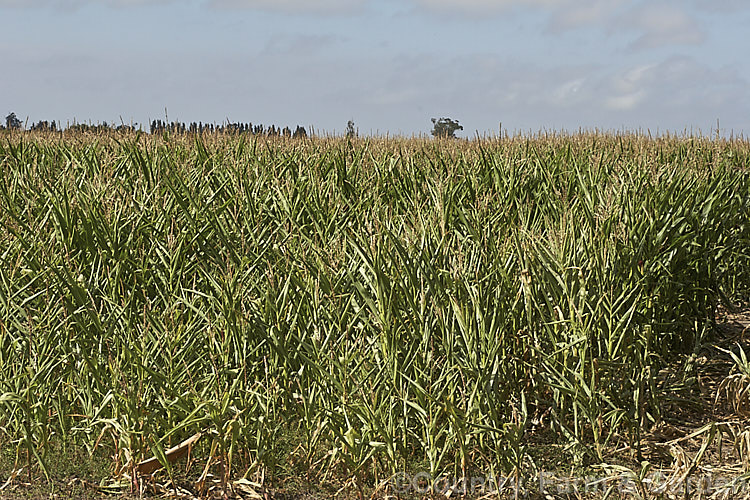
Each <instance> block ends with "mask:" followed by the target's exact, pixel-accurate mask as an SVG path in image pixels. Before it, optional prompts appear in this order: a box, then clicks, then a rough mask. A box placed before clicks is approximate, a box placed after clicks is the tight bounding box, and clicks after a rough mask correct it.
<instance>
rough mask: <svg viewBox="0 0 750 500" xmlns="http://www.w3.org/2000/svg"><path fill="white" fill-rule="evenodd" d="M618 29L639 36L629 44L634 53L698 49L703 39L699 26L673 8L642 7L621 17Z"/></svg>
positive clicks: (677, 8) (704, 36)
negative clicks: (665, 48)
mask: <svg viewBox="0 0 750 500" xmlns="http://www.w3.org/2000/svg"><path fill="white" fill-rule="evenodd" d="M619 22H620V23H622V24H619V26H618V27H619V28H620V29H624V30H627V31H629V30H635V31H638V32H640V33H641V35H640V36H639V37H638V38H637V39H636V40H635V41H634V42H633V43H632V44H631V47H632V48H634V49H650V48H654V47H660V46H665V45H697V44H700V43H702V42H703V41H704V40H705V38H706V35H705V33H704V32H703V29H702V28H701V27H700V25H699V24H698V22H697V21H696V20H695V19H693V18H692V17H691V16H689V15H688V14H687V13H686V12H685V10H684V9H683V8H681V7H677V6H676V5H669V4H652V3H648V4H644V5H643V6H640V7H638V8H636V9H634V10H632V11H631V12H630V13H628V14H626V15H625V16H623V17H622V18H621V19H620V21H619Z"/></svg>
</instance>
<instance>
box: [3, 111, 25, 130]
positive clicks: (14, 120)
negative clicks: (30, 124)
mask: <svg viewBox="0 0 750 500" xmlns="http://www.w3.org/2000/svg"><path fill="white" fill-rule="evenodd" d="M21 125H23V124H22V123H21V120H19V119H18V117H17V116H16V114H15V113H13V112H11V113H10V114H9V115H8V116H6V117H5V126H6V127H8V128H9V129H16V130H18V129H20V128H21Z"/></svg>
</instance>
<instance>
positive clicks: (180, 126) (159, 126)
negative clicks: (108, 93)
mask: <svg viewBox="0 0 750 500" xmlns="http://www.w3.org/2000/svg"><path fill="white" fill-rule="evenodd" d="M432 125H433V127H432V131H431V134H432V135H433V136H435V137H442V138H451V139H454V138H455V137H456V135H455V134H456V131H458V130H463V129H464V128H463V126H461V125H460V124H459V122H458V120H453V119H451V118H440V119H437V118H432ZM22 128H23V123H22V122H21V120H20V119H19V118H18V116H16V114H15V113H10V114H8V116H6V117H5V125H2V124H0V130H5V129H8V130H21V129H22ZM30 130H32V131H38V132H62V131H63V130H68V131H75V132H96V133H98V132H107V131H118V132H122V131H132V132H134V131H136V130H137V128H136V127H135V126H133V125H125V124H121V125H117V126H114V125H110V124H108V123H107V122H103V123H101V124H96V125H91V124H81V123H74V124H73V125H69V126H68V127H67V128H65V129H63V128H62V127H60V126H58V124H57V123H56V122H55V120H52V121H51V122H48V121H46V120H43V121H39V122H37V123H34V124H32V125H31V127H30ZM149 131H150V133H152V134H165V133H170V134H194V135H202V134H213V133H222V134H250V135H264V136H268V137H272V136H275V137H294V138H302V137H307V131H306V130H305V127H301V126H299V125H297V128H295V129H294V131H292V129H290V128H289V127H284V128H280V127H276V126H275V125H270V126H268V127H266V126H264V125H262V124H261V125H253V124H252V123H231V122H227V123H224V124H221V125H215V124H213V123H203V122H192V123H190V124H188V125H186V124H185V123H182V122H174V121H172V122H170V121H162V120H153V121H152V122H151V128H150V129H149ZM356 135H358V133H357V131H356V130H355V128H354V121H353V120H349V121H348V122H347V124H346V136H347V137H349V138H351V137H355V136H356Z"/></svg>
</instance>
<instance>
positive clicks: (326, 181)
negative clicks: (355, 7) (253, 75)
mask: <svg viewBox="0 0 750 500" xmlns="http://www.w3.org/2000/svg"><path fill="white" fill-rule="evenodd" d="M749 158H750V146H748V143H747V142H746V141H732V142H727V141H720V140H709V139H705V138H662V139H649V138H645V137H641V136H636V135H621V136H615V135H599V134H583V135H577V136H550V137H536V138H520V137H519V138H507V139H503V140H488V141H479V140H476V141H470V142H467V141H430V140H422V139H411V140H406V139H388V140H386V139H369V140H364V139H355V140H345V139H306V140H285V139H283V138H279V139H267V138H253V137H227V136H207V137H203V138H202V139H196V138H190V137H186V136H175V137H170V136H166V135H165V136H163V137H160V136H141V135H135V134H134V135H132V136H127V137H120V138H111V137H110V138H107V137H97V136H81V137H73V136H71V137H67V138H51V137H48V138H41V137H37V138H35V137H34V136H33V135H29V134H20V133H19V134H15V135H13V136H6V137H3V138H2V142H0V446H2V447H3V448H4V450H5V451H6V452H8V451H9V450H10V452H12V453H13V454H15V455H16V456H17V457H18V458H19V460H21V461H27V462H28V463H30V464H32V465H33V466H34V467H40V468H41V469H42V470H46V468H47V467H48V465H49V464H48V459H47V457H48V456H49V454H50V453H51V452H52V450H55V449H58V448H60V447H77V448H81V447H83V448H86V449H88V450H92V451H93V450H94V449H95V448H96V449H98V450H107V453H109V454H110V455H112V456H113V457H114V462H113V463H114V464H115V467H117V468H121V469H122V470H128V467H130V470H131V471H132V467H133V464H135V463H137V462H139V461H140V460H142V459H144V458H148V457H150V456H152V454H156V456H157V457H159V456H162V455H161V453H163V450H164V449H166V448H168V447H170V446H171V445H173V444H175V443H178V442H180V441H181V440H183V439H185V438H186V437H188V436H191V435H194V434H195V433H197V432H201V433H202V435H203V438H202V439H201V440H200V441H199V442H198V443H197V444H196V447H195V449H194V450H193V452H192V453H193V456H194V457H196V458H198V459H200V460H202V462H201V463H202V464H203V465H204V466H207V467H208V468H209V469H210V468H212V467H214V464H216V465H215V467H216V468H217V469H216V470H220V471H221V472H222V474H224V475H226V476H227V477H228V476H230V475H231V476H242V475H243V474H245V473H248V472H250V473H252V472H261V471H262V472H263V473H265V474H266V477H268V478H274V477H277V478H283V477H288V476H304V477H307V478H311V479H313V480H316V481H326V480H331V481H338V482H342V483H343V482H345V481H347V480H352V481H354V482H356V483H357V484H371V483H373V481H375V480H376V479H377V478H382V477H387V476H389V475H391V474H395V473H398V472H403V471H417V470H419V471H427V472H429V473H430V474H431V475H432V476H433V477H437V476H439V475H441V474H450V475H454V476H457V477H466V476H467V475H469V474H470V472H471V471H472V470H479V471H484V472H485V473H489V472H494V473H497V474H500V473H503V474H507V473H512V472H514V471H515V472H518V471H519V470H521V469H523V468H524V467H527V466H528V464H529V463H530V461H532V458H530V457H531V456H532V448H533V447H534V446H535V444H534V443H535V442H536V441H535V440H543V441H545V442H550V440H551V442H553V443H557V444H561V445H565V446H564V447H563V448H561V449H562V450H563V451H562V452H561V453H563V454H564V455H565V457H567V458H566V460H570V461H572V462H574V463H596V462H599V461H602V460H605V459H607V453H609V450H612V449H615V448H617V447H621V446H625V445H627V446H630V449H632V450H637V449H638V448H639V446H640V439H641V433H642V432H643V431H644V430H645V429H648V428H649V427H650V426H652V425H653V424H655V423H658V422H660V421H662V420H663V419H665V418H668V416H665V415H663V414H662V413H663V408H664V403H665V401H668V400H670V398H675V397H677V396H679V391H680V387H683V386H685V372H686V370H688V369H689V367H688V366H687V364H689V362H690V361H689V360H690V359H691V358H690V357H689V356H685V357H680V356H681V355H689V354H691V353H693V352H696V351H697V349H698V348H699V347H700V346H701V344H702V343H704V342H706V341H707V340H708V339H710V337H711V332H712V320H713V318H714V314H715V311H716V308H717V306H718V305H720V304H722V303H725V304H728V303H730V302H735V301H739V300H743V299H747V298H748V290H750V252H748V251H747V249H748V248H750V179H749V178H748V169H747V165H748V159H749ZM680 359H684V360H687V361H685V362H684V363H683V365H680V366H682V367H683V369H680V370H677V371H668V370H663V369H664V368H665V367H667V366H672V365H674V362H675V360H680Z"/></svg>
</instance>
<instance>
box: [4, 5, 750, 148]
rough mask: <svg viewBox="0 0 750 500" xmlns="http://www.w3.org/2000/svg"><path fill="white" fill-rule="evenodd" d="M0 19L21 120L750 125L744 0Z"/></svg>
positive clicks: (474, 128) (493, 127)
mask: <svg viewBox="0 0 750 500" xmlns="http://www.w3.org/2000/svg"><path fill="white" fill-rule="evenodd" d="M0 20H1V21H2V25H3V34H2V36H1V37H0V61H1V62H2V64H0V112H2V113H3V115H2V116H5V114H7V113H8V112H10V111H14V112H16V114H17V115H18V116H19V117H20V118H21V119H22V120H24V121H25V120H26V119H28V121H29V122H35V121H38V120H53V119H54V120H57V121H59V122H62V123H65V122H72V121H73V120H77V121H79V122H81V121H84V122H88V121H91V122H101V121H108V122H110V123H111V122H116V123H119V122H120V119H121V118H122V120H123V121H124V122H126V123H131V122H135V123H141V124H147V123H149V122H150V121H151V120H153V119H159V118H161V119H164V117H165V108H166V110H167V113H168V116H169V119H170V120H180V121H184V122H190V121H203V122H217V123H219V122H223V121H226V120H230V121H233V122H235V121H241V122H252V123H255V124H259V123H263V124H265V125H270V124H276V125H278V126H287V125H288V126H290V127H294V126H296V125H303V126H306V127H308V128H309V127H310V126H312V127H314V128H315V129H316V131H325V132H329V133H342V132H343V131H344V129H345V127H346V123H347V121H348V120H350V119H351V120H354V122H355V124H356V126H357V128H358V129H359V131H360V133H361V134H376V133H379V134H384V133H386V132H388V133H390V134H403V135H416V134H420V133H422V134H427V133H429V131H430V129H431V125H432V124H431V123H430V118H433V117H444V116H445V117H451V118H454V119H457V120H459V121H460V122H461V124H462V125H464V127H465V130H464V132H463V135H464V136H473V135H474V134H475V133H477V132H478V133H479V134H485V133H487V134H494V133H497V131H498V127H499V124H500V123H501V122H502V124H503V128H504V129H506V130H509V131H511V132H513V131H525V132H528V131H532V132H537V131H540V130H567V131H577V130H578V129H579V128H584V129H594V128H599V129H609V130H622V129H642V130H646V129H650V130H651V131H652V132H656V131H657V130H658V131H661V132H663V131H675V132H682V131H684V130H688V131H690V130H691V129H692V130H693V131H694V132H698V131H702V132H703V133H710V131H711V130H713V129H715V128H716V122H717V119H718V120H719V126H720V128H721V129H722V132H724V133H727V134H728V133H730V132H732V131H733V132H734V133H735V134H740V133H742V134H744V135H747V134H748V133H750V57H748V55H747V50H748V47H750V35H748V34H747V27H748V26H750V2H748V1H747V0H680V1H670V0H652V1H626V0H525V1H520V0H492V1H491V0H398V1H396V0H304V1H303V0H181V1H176V0H152V1H147V0H99V1H90V0H56V1H54V0H0ZM3 108H4V109H3Z"/></svg>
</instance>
